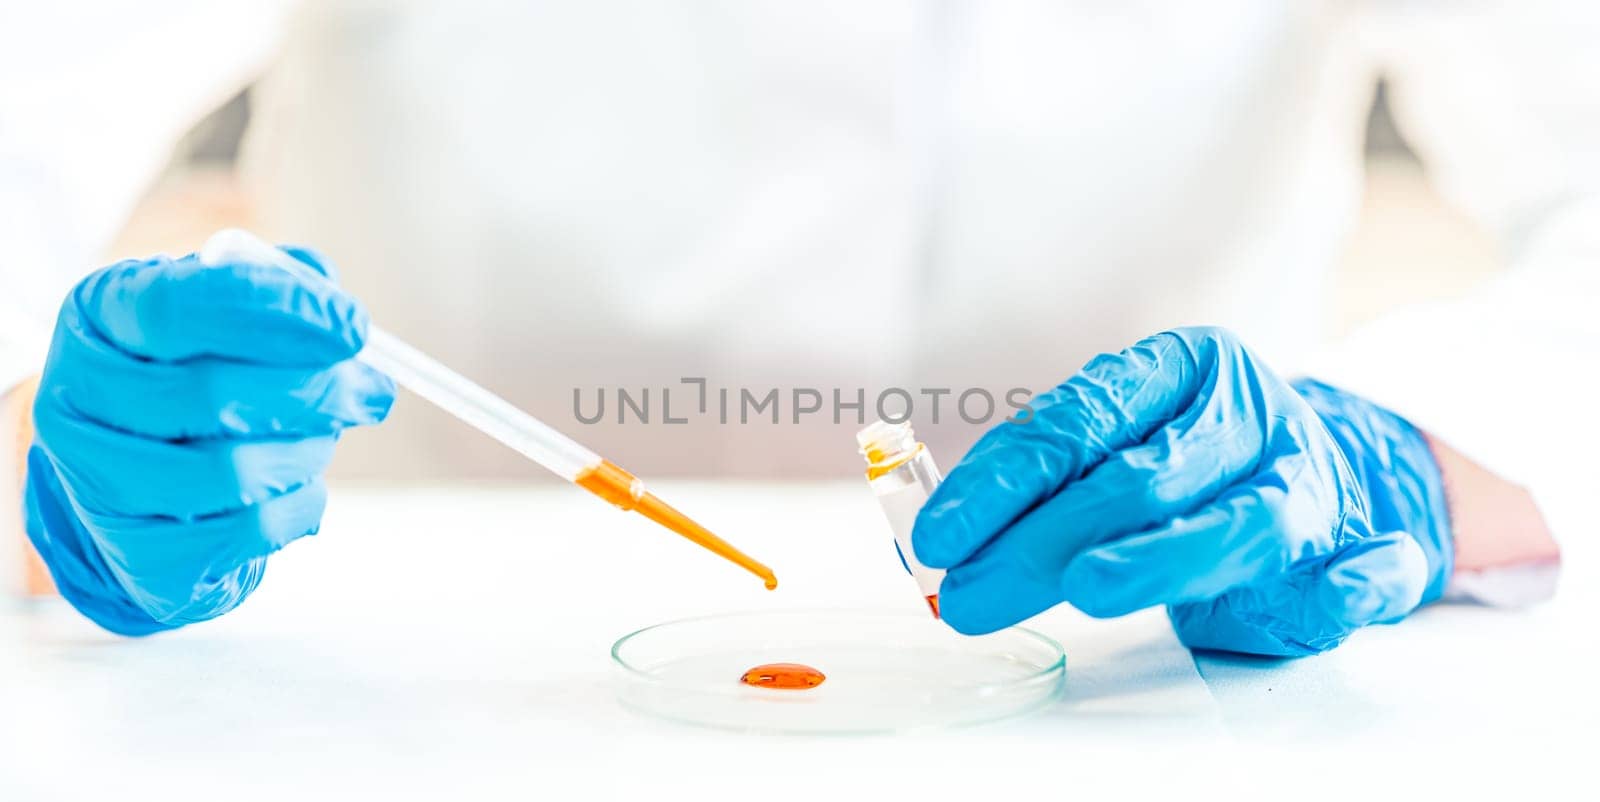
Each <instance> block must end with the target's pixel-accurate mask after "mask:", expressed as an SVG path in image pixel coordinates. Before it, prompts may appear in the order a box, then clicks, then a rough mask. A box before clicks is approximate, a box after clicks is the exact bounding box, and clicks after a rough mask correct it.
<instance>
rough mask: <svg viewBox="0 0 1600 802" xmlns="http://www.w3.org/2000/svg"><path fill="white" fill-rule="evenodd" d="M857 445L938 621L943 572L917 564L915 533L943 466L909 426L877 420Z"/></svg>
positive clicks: (896, 541)
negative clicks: (919, 513) (913, 547)
mask: <svg viewBox="0 0 1600 802" xmlns="http://www.w3.org/2000/svg"><path fill="white" fill-rule="evenodd" d="M856 444H857V445H858V446H860V447H861V455H862V456H863V457H866V459H867V484H869V485H870V486H871V487H872V492H873V493H875V494H877V496H878V503H879V504H881V505H883V514H884V515H885V516H886V517H887V518H888V519H889V528H890V529H892V530H894V545H895V548H896V549H898V550H899V552H900V560H901V562H903V563H905V566H906V570H907V571H909V572H911V576H912V578H913V579H915V580H916V581H917V588H918V589H919V590H920V591H921V592H922V597H923V598H924V599H926V600H927V602H928V609H930V610H932V611H933V617H934V618H938V617H939V583H940V582H942V581H944V572H943V571H940V570H936V569H933V568H929V567H927V566H925V565H923V564H922V563H920V562H917V554H916V552H915V551H914V550H912V548H911V529H912V527H913V526H914V525H915V524H916V522H917V512H918V511H919V510H921V509H922V505H923V502H926V501H927V500H928V496H929V495H931V494H932V493H933V489H934V488H935V487H938V486H939V482H940V481H942V480H943V478H944V477H942V476H941V475H940V474H939V466H937V465H935V464H933V455H931V454H929V453H928V448H927V446H924V445H923V444H921V443H919V442H917V436H916V434H915V433H914V432H912V431H911V424H909V423H903V422H902V423H886V422H884V421H878V422H876V423H874V424H872V425H871V426H868V427H867V428H865V429H862V430H861V431H860V432H857V433H856Z"/></svg>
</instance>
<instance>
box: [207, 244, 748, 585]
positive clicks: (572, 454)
mask: <svg viewBox="0 0 1600 802" xmlns="http://www.w3.org/2000/svg"><path fill="white" fill-rule="evenodd" d="M200 261H201V262H202V263H203V264H208V265H219V264H226V263H229V262H246V263H250V264H270V265H275V266H277V267H279V268H282V269H284V270H287V271H289V272H291V273H295V274H298V275H301V276H306V277H310V278H311V279H312V280H315V281H326V280H327V279H326V278H324V277H323V276H321V275H320V274H318V273H317V272H316V271H315V270H313V269H311V268H310V267H309V266H307V265H305V264H303V263H301V262H300V261H299V260H298V259H295V258H294V257H292V256H290V255H289V254H287V253H284V252H283V251H281V250H279V249H277V248H275V247H273V246H271V245H268V244H267V243H265V242H263V241H261V240H260V239H258V238H257V237H256V236H255V235H254V234H251V233H250V232H248V231H243V230H241V229H237V228H228V229H223V230H221V231H218V232H217V233H215V234H213V235H212V236H211V238H210V239H208V240H206V244H205V246H204V247H203V248H201V249H200ZM356 359H359V360H361V361H362V362H365V363H366V364H368V365H371V366H372V367H374V368H376V369H378V370H380V371H383V372H384V373H386V374H388V375H389V378H391V379H394V380H395V382H396V383H397V384H399V385H400V386H402V387H404V388H406V389H408V390H410V391H411V392H413V393H416V394H417V395H419V396H422V397H423V398H424V399H427V400H428V401H430V402H432V403H433V404H434V405H435V406H437V407H439V408H440V409H442V410H444V411H445V412H448V413H450V414H451V415H454V416H456V417H457V418H459V419H461V421H462V422H464V423H466V424H467V425H468V426H471V427H473V428H475V429H477V430H478V431H480V432H483V433H484V434H486V435H489V436H490V437H493V438H494V439H496V440H498V441H500V442H501V443H503V444H504V445H506V446H508V447H510V448H511V449H512V450H513V451H516V452H517V453H519V454H521V455H522V456H524V457H527V458H528V459H530V460H533V461H534V462H537V463H539V464H540V465H543V466H544V467H545V468H548V469H549V470H550V472H551V473H554V474H556V475H557V476H560V477H561V478H563V479H566V480H567V481H569V482H572V483H574V484H576V485H578V486H579V487H581V488H583V489H584V490H587V491H589V492H590V493H593V494H595V495H596V496H599V497H600V498H602V499H605V500H606V501H608V502H610V503H612V504H614V505H616V506H618V507H620V508H622V509H624V510H632V511H634V512H637V513H639V514H640V515H643V516H644V517H646V518H649V519H650V520H652V521H655V522H656V523H658V524H660V525H662V526H664V527H666V528H668V529H670V530H672V531H674V532H676V533H678V534H680V535H682V536H684V537H686V538H688V539H689V540H692V541H694V542H695V543H698V544H700V545H701V546H703V547H705V548H706V549H709V550H710V551H712V552H713V553H715V554H717V555H718V556H720V557H723V558H724V559H727V560H729V561H731V562H733V563H735V564H737V565H738V566H739V567H741V568H743V569H745V570H746V571H749V572H750V573H752V574H755V575H756V576H758V577H761V579H762V581H763V582H765V583H766V586H767V589H768V590H772V589H773V588H776V587H777V586H778V578H777V577H776V576H774V575H773V573H772V569H770V568H768V567H766V566H765V565H762V564H761V563H759V562H757V561H756V560H754V559H752V558H751V557H750V556H749V555H747V554H745V553H744V552H742V551H739V550H738V549H736V548H734V547H733V546H732V545H730V544H729V543H728V542H727V541H725V540H723V539H722V538H719V537H717V536H716V535H714V534H712V533H711V532H710V531H709V530H707V529H706V528H705V527H703V526H701V525H699V524H697V523H695V522H694V521H693V520H691V519H690V518H689V517H688V516H686V515H684V514H683V513H681V512H678V511H677V510H675V509H673V508H672V507H671V506H670V505H668V504H667V503H666V502H664V501H662V500H661V499H659V498H657V497H656V496H655V494H654V493H650V492H648V491H646V490H645V489H644V483H643V482H641V481H639V479H637V478H635V477H634V475H633V474H631V473H628V472H627V471H625V470H623V469H622V468H620V467H618V466H617V465H616V464H614V463H612V462H611V461H610V460H607V459H602V458H601V457H600V455H599V454H596V453H594V452H593V451H590V450H589V449H587V448H584V447H583V446H581V445H578V443H576V442H574V441H573V440H572V438H570V437H567V436H566V435H564V434H562V433H560V432H558V431H556V430H555V429H552V428H550V427H549V426H547V425H545V424H544V423H543V422H541V421H540V420H538V419H537V418H535V417H533V416H532V415H529V414H528V413H526V412H523V411H522V410H520V409H518V408H516V407H515V406H513V405H512V404H511V403H510V402H508V401H506V400H505V399H503V398H501V397H499V396H497V395H495V394H494V393H491V392H489V391H488V390H485V389H483V388H482V387H480V386H478V385H477V384H476V383H474V382H472V381H471V380H470V379H468V378H466V377H465V376H462V375H461V374H459V373H456V372H455V371H453V370H451V369H449V368H447V367H445V366H444V365H443V364H441V363H440V362H438V361H437V360H435V359H433V358H432V357H430V356H428V355H427V354H424V353H422V352H421V351H418V350H417V349H415V348H412V347H411V346H410V345H407V344H406V343H405V342H404V341H402V340H401V339H400V338H398V337H395V336H394V335H393V334H390V333H389V332H387V331H384V330H383V329H381V328H379V327H378V326H377V325H371V326H369V327H368V329H367V342H366V345H365V346H364V347H363V348H362V349H361V353H359V354H357V355H356Z"/></svg>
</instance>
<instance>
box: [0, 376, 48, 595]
mask: <svg viewBox="0 0 1600 802" xmlns="http://www.w3.org/2000/svg"><path fill="white" fill-rule="evenodd" d="M38 389H39V380H38V379H37V378H33V379H29V380H28V381H25V382H23V383H22V384H19V385H17V386H16V387H13V388H11V390H10V391H9V392H7V393H6V394H5V395H4V396H0V459H5V460H8V461H9V462H8V463H7V465H6V466H5V469H4V470H0V476H4V477H12V478H14V480H15V481H13V482H8V483H7V484H8V486H7V487H5V488H0V491H3V492H5V493H8V494H10V497H11V498H13V499H21V498H22V482H23V480H24V478H25V477H26V473H27V464H28V446H29V445H30V444H32V443H33V397H34V394H35V393H36V392H38ZM10 506H11V505H7V507H10ZM16 511H17V512H20V509H18V510H16ZM0 548H3V549H14V550H16V551H19V552H21V553H22V561H21V562H22V572H23V576H22V583H21V586H22V590H23V592H24V593H25V594H27V595H29V596H48V595H52V594H54V593H55V585H54V584H52V583H51V581H50V572H49V571H48V570H46V569H45V567H44V561H42V560H40V559H39V555H38V553H37V552H35V551H34V550H33V544H31V543H29V542H28V535H27V532H26V531H24V529H23V521H22V516H21V515H12V514H8V515H6V516H5V518H4V520H0ZM3 562H11V561H10V560H5V561H3ZM3 584H11V582H10V581H9V580H8V581H7V582H5V583H3Z"/></svg>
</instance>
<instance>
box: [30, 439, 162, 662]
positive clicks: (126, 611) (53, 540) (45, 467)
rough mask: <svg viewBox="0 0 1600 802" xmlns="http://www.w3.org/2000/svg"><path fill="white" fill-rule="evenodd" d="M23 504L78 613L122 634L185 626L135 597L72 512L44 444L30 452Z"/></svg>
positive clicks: (39, 546) (37, 542)
mask: <svg viewBox="0 0 1600 802" xmlns="http://www.w3.org/2000/svg"><path fill="white" fill-rule="evenodd" d="M23 503H24V505H25V509H26V515H27V530H28V539H29V540H31V541H33V547H34V549H36V550H37V551H38V552H39V556H40V558H41V559H43V560H44V564H45V566H46V567H47V568H49V569H50V576H51V578H52V579H54V580H55V583H56V588H57V589H58V590H59V591H60V592H61V597H62V598H64V599H66V600H67V602H68V603H69V604H71V605H72V606H73V607H75V608H77V610H78V612H80V613H82V614H83V615H84V616H85V617H87V618H88V619H89V620H90V621H93V622H95V623H96V624H99V625H100V626H101V627H103V628H104V629H107V630H109V631H111V632H114V633H116V634H118V635H130V636H138V635H149V634H152V633H156V632H161V631H163V630H168V629H175V628H176V627H177V626H179V625H178V624H169V623H163V622H161V621H158V620H156V619H155V618H154V617H152V616H151V615H150V614H149V613H148V612H146V611H145V610H144V609H143V608H141V607H139V605H137V604H135V603H134V601H133V599H132V598H131V597H129V595H128V592H127V590H125V589H124V588H123V587H122V584H121V583H120V582H118V581H117V578H116V576H115V574H114V573H113V572H112V570H111V567H110V566H108V565H106V561H105V558H104V557H102V556H101V554H100V551H99V549H97V548H96V547H95V545H94V541H93V539H92V538H91V537H90V536H89V533H88V532H87V531H85V530H84V528H83V525H82V524H81V523H79V521H78V517H77V516H76V515H75V514H73V513H72V511H71V508H70V505H69V504H68V502H67V501H66V494H65V493H64V492H63V490H62V488H61V484H60V482H59V481H58V479H57V477H56V472H55V468H54V467H53V466H52V465H51V464H50V460H49V459H47V458H46V457H45V456H44V453H43V452H42V451H40V449H39V447H38V446H34V447H33V448H32V449H30V450H29V452H28V481H27V487H26V489H25V490H24V491H23Z"/></svg>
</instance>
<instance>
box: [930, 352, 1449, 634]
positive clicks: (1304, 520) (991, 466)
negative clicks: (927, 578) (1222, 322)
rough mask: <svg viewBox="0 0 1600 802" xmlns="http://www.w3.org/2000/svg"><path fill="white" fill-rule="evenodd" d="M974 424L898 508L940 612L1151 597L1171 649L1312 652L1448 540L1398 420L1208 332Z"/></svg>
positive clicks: (1100, 610)
mask: <svg viewBox="0 0 1600 802" xmlns="http://www.w3.org/2000/svg"><path fill="white" fill-rule="evenodd" d="M1032 406H1033V409H1034V410H1035V411H1034V414H1033V416H1032V418H1031V419H1029V420H1028V421H1027V422H1019V423H1005V424H1001V425H1000V426H998V427H996V428H995V429H994V430H993V431H990V432H989V433H988V434H986V435H985V436H984V437H983V439H981V440H980V441H979V442H978V443H977V445H975V446H974V447H973V448H972V450H971V452H969V453H968V454H967V456H966V458H965V459H963V460H962V461H961V464H959V465H957V466H956V468H955V470H953V471H951V472H950V475H949V476H948V477H947V478H946V479H945V481H944V484H942V485H940V486H939V488H938V490H937V491H935V492H934V494H933V496H932V497H931V498H930V499H929V500H928V503H927V504H926V505H925V506H924V507H923V509H922V513H921V514H920V515H919V516H918V518H917V525H916V529H915V531H914V533H913V536H912V544H913V547H914V548H915V549H916V551H917V558H918V559H920V560H921V561H922V562H923V563H925V564H927V565H929V566H932V567H937V568H948V569H949V573H948V574H947V575H946V576H945V580H944V585H943V587H942V588H941V589H940V595H939V599H940V606H941V611H942V612H943V614H944V618H945V620H946V621H948V622H949V623H950V625H951V626H953V627H955V628H956V629H957V630H959V631H962V632H967V633H981V632H988V631H991V630H995V629H999V628H1001V627H1004V626H1007V625H1010V624H1014V623H1016V622H1018V621H1021V620H1023V619H1026V618H1028V617H1030V616H1032V615H1034V614H1035V613H1038V612H1040V611H1043V610H1045V609H1046V608H1049V607H1051V606H1053V605H1055V604H1057V603H1059V602H1062V601H1066V602H1070V603H1071V604H1072V605H1073V606H1075V607H1077V608H1079V609H1080V610H1083V611H1084V612H1087V613H1089V614H1090V615H1094V616H1100V617H1107V616H1116V615H1122V614H1124V613H1130V612H1133V611H1134V610H1138V609H1141V608H1144V607H1150V606H1152V605H1158V604H1165V605H1168V613H1169V615H1170V616H1171V618H1172V622H1173V625H1174V626H1175V627H1176V628H1177V632H1178V636H1179V638H1180V639H1182V641H1183V642H1184V643H1185V644H1186V645H1188V646H1190V647H1191V648H1206V649H1222V650H1227V651H1235V652H1249V653H1254V654H1269V655H1303V654H1312V653H1315V652H1320V651H1323V650H1325V649H1330V648H1332V647H1334V646H1336V645H1338V644H1339V642H1340V641H1342V640H1344V638H1345V637H1346V636H1347V635H1349V634H1350V633H1351V632H1352V631H1354V630H1355V629H1357V628H1359V627H1361V626H1364V625H1366V624H1369V623H1373V622H1383V621H1393V620H1396V619H1399V618H1401V617H1402V616H1404V615H1406V614H1407V613H1409V612H1410V611H1411V610H1412V609H1414V608H1415V607H1417V605H1418V604H1420V603H1424V602H1427V601H1431V600H1433V599H1436V598H1438V597H1439V595H1440V594H1441V593H1442V592H1443V588H1444V582H1445V579H1446V577H1448V576H1449V574H1450V568H1451V560H1452V549H1451V543H1450V527H1449V522H1448V520H1447V514H1446V511H1445V506H1444V492H1443V487H1442V484H1441V480H1440V477H1439V469H1438V466H1437V465H1436V464H1435V462H1434V460H1433V456H1432V454H1431V452H1430V451H1429V449H1428V446H1427V444H1426V442H1425V441H1424V440H1423V437H1422V435H1421V433H1420V432H1418V431H1417V430H1416V429H1415V428H1413V427H1412V426H1411V425H1410V424H1409V423H1407V422H1406V421H1404V420H1402V419H1400V418H1399V417H1397V416H1395V415H1394V414H1392V413H1389V412H1387V411H1385V410H1383V409H1381V408H1379V407H1377V406H1375V405H1373V404H1371V403H1368V402H1366V401H1363V400H1361V399H1359V398H1356V397H1354V396H1351V395H1349V394H1347V393H1343V392H1341V391H1339V390H1337V389H1334V388H1332V387H1329V386H1327V385H1323V384H1319V383H1316V382H1310V381H1306V382H1300V383H1297V384H1296V385H1295V386H1291V385H1289V384H1288V383H1285V382H1284V381H1283V380H1282V379H1279V378H1278V377H1277V376H1276V375H1274V374H1273V373H1272V371H1271V370H1269V369H1268V368H1267V367H1266V366H1265V365H1263V364H1261V362H1260V360H1258V359H1257V358H1256V357H1255V356H1254V355H1253V354H1252V353H1251V352H1250V351H1249V350H1247V349H1246V348H1245V347H1244V346H1243V345H1241V344H1240V343H1239V341H1238V340H1237V339H1236V338H1235V337H1234V336H1233V335H1232V334H1230V333H1228V332H1227V331H1223V330H1221V329H1214V328H1192V329H1179V330H1176V331H1170V332H1165V333H1162V334H1158V335H1156V336H1154V337H1150V338H1148V339H1146V340H1143V341H1141V342H1139V343H1138V344H1136V345H1135V346H1133V347H1132V348H1129V349H1128V350H1126V351H1123V352H1122V353H1120V354H1117V355H1105V356H1101V357H1099V358H1097V359H1095V360H1094V361H1092V362H1090V363H1089V364H1088V365H1087V366H1085V367H1084V369H1083V370H1082V371H1080V372H1079V373H1078V375H1076V376H1074V377H1072V378H1071V379H1069V380H1068V381H1067V382H1066V383H1064V384H1062V385H1061V386H1059V387H1057V388H1056V389H1055V390H1052V391H1051V392H1049V393H1046V394H1044V395H1042V396H1039V397H1038V398H1036V399H1035V400H1034V402H1033V405H1032Z"/></svg>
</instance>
